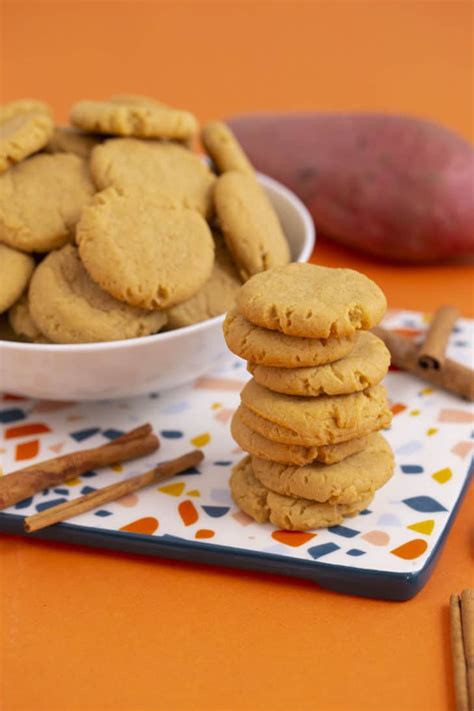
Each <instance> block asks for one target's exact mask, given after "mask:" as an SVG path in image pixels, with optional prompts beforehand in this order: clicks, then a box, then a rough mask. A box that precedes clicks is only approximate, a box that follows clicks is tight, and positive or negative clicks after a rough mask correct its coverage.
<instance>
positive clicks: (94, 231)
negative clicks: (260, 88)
mask: <svg viewBox="0 0 474 711" xmlns="http://www.w3.org/2000/svg"><path fill="white" fill-rule="evenodd" d="M71 123H72V124H73V126H71V127H64V126H54V122H53V117H52V110H51V108H50V107H49V106H48V105H47V104H45V103H44V102H40V101H33V100H24V101H15V102H12V103H10V104H7V105H5V106H2V107H0V315H1V314H2V313H6V312H8V321H9V325H10V327H11V329H10V332H8V331H3V330H2V324H1V321H0V338H5V337H8V338H13V339H21V340H25V341H34V342H52V343H86V342H95V341H111V340H117V339H123V338H134V337H139V336H147V335H150V334H154V333H157V332H158V331H160V330H161V329H163V328H168V329H173V328H180V327H182V326H188V325H191V324H193V323H196V322H199V321H203V320H205V319H208V318H212V317H214V316H217V315H219V314H222V313H225V311H227V310H228V309H229V308H231V306H232V305H233V303H234V299H235V295H236V293H237V291H238V289H239V287H240V285H241V283H242V281H244V280H245V279H247V278H248V277H249V276H250V275H252V274H255V273H257V272H259V271H262V270H263V269H267V268H270V267H272V266H278V265H282V264H286V263H288V262H289V260H290V253H289V248H288V243H287V241H286V237H285V235H284V233H283V230H282V228H281V225H280V223H279V221H278V217H277V215H276V214H275V212H274V210H273V207H272V205H271V204H270V202H269V201H268V199H267V197H266V195H265V193H264V192H263V190H262V189H261V187H260V185H259V184H258V181H257V178H256V175H255V172H254V170H253V168H252V166H251V164H250V163H249V161H248V159H247V157H246V156H245V154H244V152H243V151H242V149H241V147H240V146H239V144H238V143H237V141H236V139H235V137H234V136H233V135H232V133H231V132H230V130H229V129H228V128H227V127H226V126H225V125H224V124H222V123H219V122H212V123H208V124H206V125H205V126H204V127H203V130H202V142H203V144H204V146H205V148H206V150H207V152H208V154H209V158H210V160H209V161H205V160H203V159H202V157H201V156H199V155H197V154H195V153H193V151H192V143H193V141H194V140H195V139H196V138H197V136H198V132H199V125H198V122H197V120H196V118H195V117H194V116H193V114H191V113H190V112H189V111H183V110H181V109H175V108H173V107H170V106H167V105H165V104H163V103H162V102H160V101H157V100H156V99H153V98H151V97H146V96H135V95H127V96H114V97H111V98H109V99H106V100H104V101H79V102H78V103H76V104H75V105H74V106H73V107H72V110H71Z"/></svg>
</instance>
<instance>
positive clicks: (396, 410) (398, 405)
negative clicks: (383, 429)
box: [390, 402, 407, 415]
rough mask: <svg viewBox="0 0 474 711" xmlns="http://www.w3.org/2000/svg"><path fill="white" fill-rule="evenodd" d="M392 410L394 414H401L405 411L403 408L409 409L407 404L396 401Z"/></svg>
mask: <svg viewBox="0 0 474 711" xmlns="http://www.w3.org/2000/svg"><path fill="white" fill-rule="evenodd" d="M390 409H391V411H392V414H393V415H399V414H400V412H403V410H406V409H407V406H406V405H402V403H401V402H396V403H394V404H393V405H392V406H391V408H390Z"/></svg>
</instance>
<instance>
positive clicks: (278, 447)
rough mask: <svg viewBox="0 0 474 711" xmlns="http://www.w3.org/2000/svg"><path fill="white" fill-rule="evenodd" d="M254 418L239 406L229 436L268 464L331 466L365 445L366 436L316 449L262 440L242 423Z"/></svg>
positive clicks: (253, 414) (250, 412)
mask: <svg viewBox="0 0 474 711" xmlns="http://www.w3.org/2000/svg"><path fill="white" fill-rule="evenodd" d="M258 417H259V416H258V415H255V413H253V412H252V411H251V410H249V409H248V408H246V407H245V405H240V406H239V407H238V408H237V410H236V411H235V413H234V415H233V417H232V421H231V425H230V429H231V433H232V437H233V438H234V439H235V441H236V442H237V444H238V445H239V447H241V448H242V449H243V450H244V451H245V452H248V453H249V454H254V455H255V456H256V457H260V458H261V459H268V460H269V461H272V462H280V463H281V464H297V465H299V466H303V465H304V464H310V463H311V462H314V461H318V462H324V464H334V463H335V462H340V461H341V460H342V459H345V458H346V457H349V456H350V455H351V454H355V452H360V450H361V449H363V448H364V447H365V445H366V444H367V438H366V437H360V438H358V439H351V440H350V441H348V442H341V443H340V444H326V445H321V446H320V447H303V446H301V445H297V444H282V443H281V442H274V441H272V440H271V439H267V438H266V437H263V436H262V435H261V434H259V433H258V432H256V431H255V430H253V429H252V428H251V427H249V426H248V424H246V423H247V422H252V421H253V420H255V418H258Z"/></svg>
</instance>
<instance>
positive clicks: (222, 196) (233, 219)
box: [214, 171, 290, 279]
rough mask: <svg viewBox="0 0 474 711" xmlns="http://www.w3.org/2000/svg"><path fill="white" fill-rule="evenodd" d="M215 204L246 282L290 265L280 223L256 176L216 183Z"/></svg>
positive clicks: (231, 174)
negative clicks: (261, 273)
mask: <svg viewBox="0 0 474 711" xmlns="http://www.w3.org/2000/svg"><path fill="white" fill-rule="evenodd" d="M214 202H215V208H216V213H217V217H218V220H219V225H220V228H221V230H222V232H223V234H224V237H225V241H226V243H227V246H228V248H229V251H230V253H231V254H232V257H233V258H234V260H235V262H236V264H237V266H238V268H239V271H240V274H241V276H242V278H243V279H247V278H248V277H249V276H251V275H252V274H257V273H258V272H261V271H263V270H264V269H271V268H272V267H277V266H279V265H282V264H287V263H288V262H289V261H290V250H289V247H288V242H287V240H286V237H285V235H284V233H283V230H282V227H281V225H280V221H279V219H278V217H277V215H276V213H275V211H274V209H273V207H272V205H271V203H270V201H269V200H268V198H267V196H266V195H265V193H264V192H263V189H262V188H261V187H260V185H259V184H258V183H257V181H256V179H255V178H254V177H253V176H251V175H246V174H244V173H238V172H236V171H231V172H229V173H224V174H223V175H221V176H220V177H219V178H218V179H217V181H216V184H215V187H214Z"/></svg>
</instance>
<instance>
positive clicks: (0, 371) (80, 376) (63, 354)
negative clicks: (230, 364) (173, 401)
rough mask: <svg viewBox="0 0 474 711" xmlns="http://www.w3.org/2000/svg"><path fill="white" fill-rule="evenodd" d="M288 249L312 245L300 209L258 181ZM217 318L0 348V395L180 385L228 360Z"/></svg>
mask: <svg viewBox="0 0 474 711" xmlns="http://www.w3.org/2000/svg"><path fill="white" fill-rule="evenodd" d="M258 179H259V182H260V184H261V185H262V186H263V188H264V189H265V192H266V193H267V195H268V197H269V198H270V200H271V202H272V204H273V206H274V208H275V210H276V211H277V213H278V216H279V218H280V221H281V224H282V226H283V230H284V232H285V234H286V236H287V239H288V242H289V244H290V249H291V256H292V259H293V261H298V262H305V261H307V260H308V259H309V257H310V256H311V253H312V251H313V247H314V242H315V232H314V225H313V221H312V219H311V216H310V215H309V213H308V211H307V209H306V208H305V206H304V205H303V203H302V202H301V201H300V200H299V199H298V198H297V197H296V195H294V194H293V193H292V192H291V191H290V190H288V189H287V188H285V187H284V186H283V185H281V184H280V183H278V182H276V181H275V180H272V179H271V178H268V177H267V176H265V175H259V176H258ZM223 320H224V316H216V317H215V318H212V319H209V320H207V321H203V322H202V323H197V324H195V325H193V326H186V327H185V328H181V329H177V330H175V331H165V332H163V333H157V334H156V335H154V336H147V337H145V338H131V339H129V340H124V341H110V342H106V343H84V344H79V345H69V344H67V345H58V344H36V343H19V342H16V341H0V390H3V391H4V392H8V393H12V394H16V395H23V396H26V397H31V398H43V399H47V400H101V399H108V398H120V397H132V396H134V395H141V394H143V393H147V392H150V391H154V390H164V389H167V388H172V387H176V386H177V385H182V384H183V383H186V382H188V381H190V380H193V379H194V378H196V377H198V376H199V375H202V374H203V373H205V372H206V371H209V370H210V369H211V368H212V367H213V366H215V365H217V364H218V363H219V362H220V361H222V360H223V359H225V358H226V357H228V355H229V352H228V350H227V347H226V345H225V342H224V338H223V335H222V322H223Z"/></svg>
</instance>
